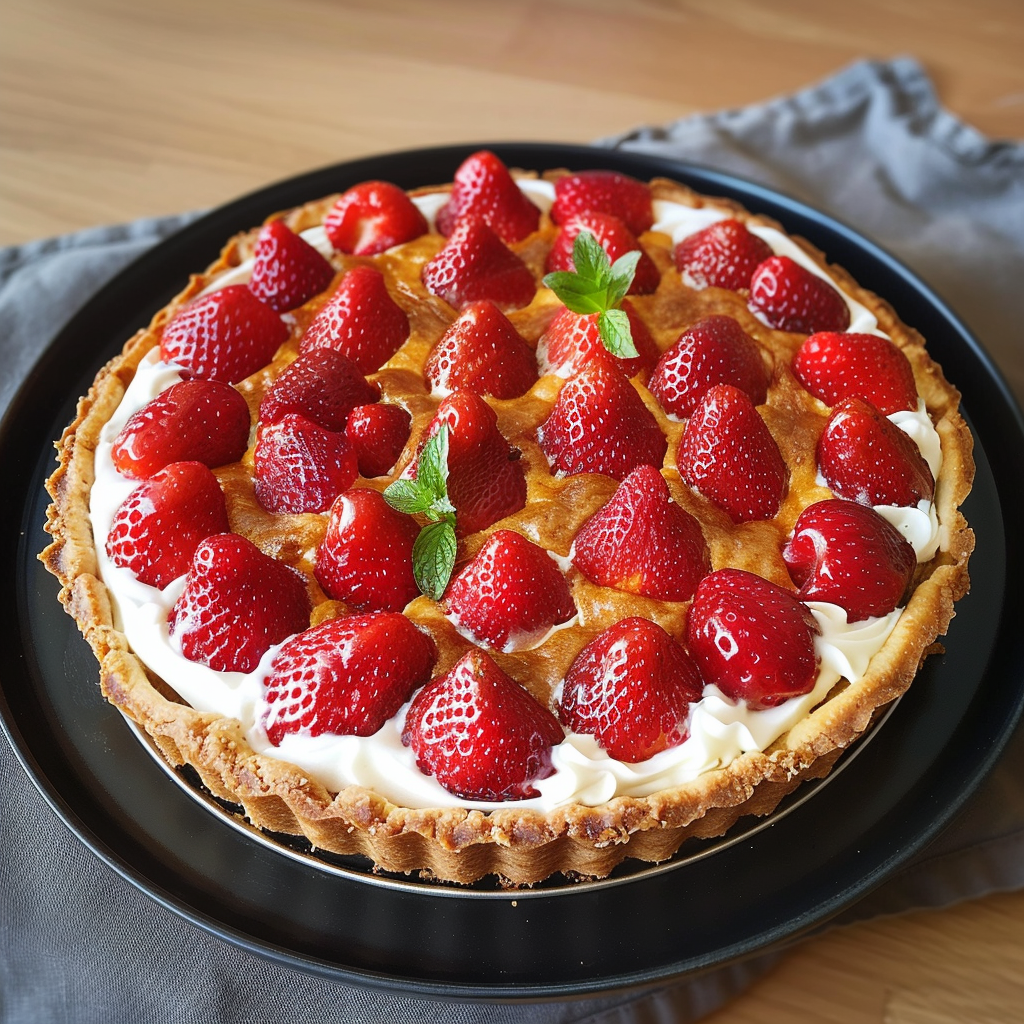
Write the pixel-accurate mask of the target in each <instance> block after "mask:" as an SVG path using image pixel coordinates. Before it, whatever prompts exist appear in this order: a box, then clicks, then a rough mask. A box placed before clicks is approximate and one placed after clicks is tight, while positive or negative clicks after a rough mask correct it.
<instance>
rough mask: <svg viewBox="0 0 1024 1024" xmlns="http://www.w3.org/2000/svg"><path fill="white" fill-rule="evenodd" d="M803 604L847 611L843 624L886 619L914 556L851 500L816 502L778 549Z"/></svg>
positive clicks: (901, 591)
mask: <svg viewBox="0 0 1024 1024" xmlns="http://www.w3.org/2000/svg"><path fill="white" fill-rule="evenodd" d="M782 557H783V558H784V559H785V561H786V566H787V568H788V569H789V574H790V576H791V577H792V578H793V582H794V583H796V585H797V586H798V587H799V588H800V590H799V597H800V599H801V600H803V601H827V602H828V603H830V604H837V605H839V606H840V607H841V608H845V609H846V619H847V621H848V622H859V621H860V620H862V619H867V618H869V617H871V616H873V615H888V614H889V612H891V611H892V610H893V609H894V608H896V607H897V606H898V605H899V604H900V603H901V602H902V601H903V596H904V594H905V593H906V591H907V587H908V586H910V581H911V579H912V578H913V575H914V570H915V569H916V568H917V555H916V554H915V553H914V549H913V547H912V546H911V545H910V543H909V541H907V539H906V538H905V537H904V536H903V534H901V533H900V532H899V530H897V529H896V527H895V526H893V525H892V524H891V523H890V522H888V521H887V520H885V519H883V518H882V517H881V516H880V515H879V514H878V513H877V512H876V511H875V510H874V509H873V508H869V507H868V506H867V505H858V504H857V503H856V502H854V501H844V500H841V499H836V498H832V499H828V500H826V501H818V502H815V503H814V504H813V505H808V506H807V508H805V509H804V510H803V512H801V513H800V517H799V518H798V519H797V521H796V526H795V527H794V529H793V536H792V537H791V538H790V539H789V542H788V543H787V544H786V546H785V547H784V548H783V550H782Z"/></svg>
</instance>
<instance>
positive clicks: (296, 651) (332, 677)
mask: <svg viewBox="0 0 1024 1024" xmlns="http://www.w3.org/2000/svg"><path fill="white" fill-rule="evenodd" d="M436 659H437V648H436V647H435V646H434V641H433V640H431V639H430V637H429V636H427V634H426V633H424V632H422V631H421V630H419V629H417V628H416V627H415V626H414V625H413V624H412V622H411V621H410V620H409V619H407V618H406V617H405V616H404V615H401V614H400V613H398V612H370V613H369V614H366V615H343V616H341V617H340V618H337V619H328V620H327V621H326V622H322V623H321V624H320V625H319V626H315V627H313V628H312V629H307V630H305V631H304V632H302V633H299V635H298V636H294V637H292V638H291V640H289V641H287V643H285V644H284V645H283V646H282V647H281V650H280V651H278V653H277V655H276V656H275V657H274V660H273V661H272V662H271V665H270V670H269V672H268V673H267V676H266V678H265V679H264V680H263V700H264V702H265V704H266V710H265V711H264V712H263V714H262V715H261V717H260V724H261V725H262V726H263V728H264V730H265V731H266V733H267V738H268V739H269V740H270V742H271V743H273V744H274V745H275V746H278V745H279V744H280V743H281V741H282V740H283V739H284V737H285V736H287V735H289V734H291V733H301V734H302V735H303V736H320V735H322V734H323V733H331V734H333V735H336V736H372V735H373V734H374V733H375V732H377V731H378V730H379V729H380V727H381V726H382V725H383V724H384V723H385V722H386V721H387V720H388V719H389V718H391V717H392V716H393V715H394V714H396V713H397V712H398V709H399V708H400V707H401V706H402V705H403V704H404V703H405V702H406V701H407V700H408V699H409V697H410V696H411V695H412V692H413V690H415V689H416V688H417V687H418V686H422V685H423V683H425V682H426V681H427V680H428V679H429V678H430V671H431V669H432V668H433V667H434V662H435V660H436Z"/></svg>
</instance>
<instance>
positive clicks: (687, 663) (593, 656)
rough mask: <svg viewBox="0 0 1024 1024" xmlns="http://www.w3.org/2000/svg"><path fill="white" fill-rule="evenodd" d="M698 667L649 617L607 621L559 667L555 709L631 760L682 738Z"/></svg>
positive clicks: (696, 693) (697, 688) (697, 690)
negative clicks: (569, 661) (562, 673)
mask: <svg viewBox="0 0 1024 1024" xmlns="http://www.w3.org/2000/svg"><path fill="white" fill-rule="evenodd" d="M702 689H703V683H702V682H701V678H700V673H699V672H698V671H697V668H696V666H695V665H694V663H693V661H692V660H691V659H690V656H689V655H688V654H687V653H686V651H685V650H684V648H683V647H682V645H681V644H680V643H679V642H678V641H676V640H675V639H673V637H672V636H670V635H669V634H668V633H667V632H665V630H664V629H663V628H662V627H661V626H659V625H658V624H657V623H655V622H651V621H650V620H649V619H642V618H639V617H633V618H628V619H622V620H621V621H620V622H617V623H615V625H613V626H610V627H609V628H608V629H606V630H605V631H604V632H603V633H601V634H599V635H598V636H597V637H596V638H595V639H593V640H591V641H590V643H588V644H587V646H586V647H584V648H583V650H582V651H580V653H579V654H578V655H577V656H576V660H575V661H573V663H572V665H571V666H570V667H569V671H568V672H567V673H566V675H565V685H564V686H563V688H562V697H561V704H560V708H559V717H560V718H561V720H562V722H563V724H564V725H565V726H566V727H567V728H569V729H571V730H572V731H573V732H577V733H585V734H587V735H590V736H593V737H594V738H595V739H596V740H597V742H598V743H599V744H600V745H601V747H602V748H603V749H604V750H605V751H607V753H608V756H609V757H614V758H615V759H616V760H619V761H626V762H627V763H629V764H635V763H637V762H638V761H646V760H647V759H648V758H649V757H653V756H654V755H655V754H658V753H660V752H661V751H662V750H667V749H668V748H669V747H674V746H677V745H678V744H680V743H682V742H683V740H685V739H686V736H687V732H688V722H689V718H690V705H691V704H695V703H696V702H697V701H699V700H700V699H701V690H702Z"/></svg>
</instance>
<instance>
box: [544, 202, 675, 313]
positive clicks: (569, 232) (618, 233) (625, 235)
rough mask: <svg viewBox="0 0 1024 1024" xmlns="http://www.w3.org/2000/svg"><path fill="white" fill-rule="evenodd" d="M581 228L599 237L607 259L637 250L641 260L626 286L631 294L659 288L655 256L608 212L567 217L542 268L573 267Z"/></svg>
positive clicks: (560, 268)
mask: <svg viewBox="0 0 1024 1024" xmlns="http://www.w3.org/2000/svg"><path fill="white" fill-rule="evenodd" d="M581 231H589V232H590V233H591V234H592V235H593V236H594V237H595V238H596V239H597V241H598V244H599V245H600V246H601V248H602V249H604V251H605V252H606V253H607V254H608V259H609V260H611V262H612V263H614V262H615V261H616V260H617V259H618V258H619V257H620V256H625V255H626V253H627V252H635V251H637V250H639V252H640V261H639V262H638V263H637V265H636V272H635V273H634V275H633V283H632V284H631V285H630V286H629V294H630V295H649V294H650V293H651V292H654V291H657V290H658V285H659V284H660V283H661V273H660V271H659V270H658V268H657V266H656V265H655V263H654V260H652V259H651V257H650V256H648V255H647V253H646V251H645V250H644V248H643V246H642V245H641V244H640V243H639V242H638V241H637V239H636V235H634V234H633V232H632V231H630V230H629V228H627V227H626V225H625V224H623V223H622V221H621V220H619V218H618V217H615V216H613V215H612V214H610V213H598V212H596V211H592V212H589V213H580V214H577V215H576V216H575V217H573V218H572V219H571V220H569V221H567V222H566V223H565V224H564V225H563V226H562V228H561V230H560V231H559V232H558V234H557V235H556V236H555V242H554V245H552V247H551V251H550V252H549V253H548V258H547V263H546V264H545V268H544V269H545V270H547V271H548V272H549V273H550V272H552V271H555V270H575V269H576V264H575V263H574V262H573V258H572V250H573V245H574V244H575V242H576V236H577V235H578V234H579V233H580V232H581Z"/></svg>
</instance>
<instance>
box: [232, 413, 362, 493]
mask: <svg viewBox="0 0 1024 1024" xmlns="http://www.w3.org/2000/svg"><path fill="white" fill-rule="evenodd" d="M252 458H253V483H254V485H255V490H256V500H257V501H258V502H259V503H260V504H261V505H262V506H263V507H264V508H265V509H266V510H267V511H268V512H278V513H286V512H324V511H326V510H327V509H328V508H330V506H331V503H332V502H333V501H334V499H335V498H336V497H337V496H338V495H339V494H341V492H342V491H344V490H347V489H348V488H349V487H351V486H352V484H353V482H354V481H355V478H356V476H358V474H359V468H358V456H357V454H356V450H355V448H354V447H353V446H352V445H351V443H350V442H349V440H348V438H347V437H346V436H345V434H344V432H342V431H334V430H324V428H323V427H321V426H320V425H319V424H317V423H314V422H313V421H312V420H307V419H306V417H305V416H300V415H298V414H297V413H288V415H287V416H284V417H283V418H282V419H280V420H278V421H277V422H276V423H263V424H261V425H260V427H259V429H258V430H257V431H256V447H255V448H254V449H253V456H252Z"/></svg>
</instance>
